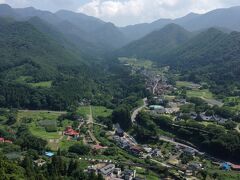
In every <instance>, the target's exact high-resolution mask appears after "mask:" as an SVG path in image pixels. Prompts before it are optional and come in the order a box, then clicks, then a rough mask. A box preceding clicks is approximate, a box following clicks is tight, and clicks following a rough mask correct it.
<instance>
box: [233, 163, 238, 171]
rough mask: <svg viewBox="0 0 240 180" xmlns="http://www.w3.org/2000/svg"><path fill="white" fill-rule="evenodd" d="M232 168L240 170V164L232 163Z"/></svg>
mask: <svg viewBox="0 0 240 180" xmlns="http://www.w3.org/2000/svg"><path fill="white" fill-rule="evenodd" d="M231 168H232V170H234V171H240V165H235V164H231Z"/></svg>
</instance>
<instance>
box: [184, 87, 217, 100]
mask: <svg viewBox="0 0 240 180" xmlns="http://www.w3.org/2000/svg"><path fill="white" fill-rule="evenodd" d="M187 96H188V97H198V98H202V99H213V94H212V93H211V92H210V91H209V90H208V89H203V90H200V89H196V90H188V91H187Z"/></svg>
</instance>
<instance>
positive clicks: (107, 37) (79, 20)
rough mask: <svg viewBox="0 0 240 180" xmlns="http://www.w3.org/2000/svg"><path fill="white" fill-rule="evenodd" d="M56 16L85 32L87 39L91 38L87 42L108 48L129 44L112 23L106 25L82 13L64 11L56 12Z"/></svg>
mask: <svg viewBox="0 0 240 180" xmlns="http://www.w3.org/2000/svg"><path fill="white" fill-rule="evenodd" d="M56 15H57V16H58V17H60V18H61V19H64V20H66V21H68V22H70V23H72V24H74V25H75V26H76V27H78V28H79V29H82V30H83V31H85V32H87V33H88V34H89V38H91V39H89V41H90V42H92V43H100V44H101V45H103V46H107V47H108V48H109V47H113V48H119V47H121V46H123V45H125V44H127V42H129V41H128V40H127V38H126V37H125V36H124V35H123V33H122V32H121V31H120V30H119V29H118V28H117V27H116V26H115V25H114V24H112V23H106V22H104V21H102V20H99V19H97V18H95V17H91V16H87V15H85V14H82V13H74V12H71V11H65V10H62V11H58V12H57V13H56ZM85 37H86V36H85Z"/></svg>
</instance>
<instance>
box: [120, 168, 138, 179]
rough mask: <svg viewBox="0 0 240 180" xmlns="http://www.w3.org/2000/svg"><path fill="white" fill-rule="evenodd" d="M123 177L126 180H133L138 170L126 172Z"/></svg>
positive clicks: (127, 170)
mask: <svg viewBox="0 0 240 180" xmlns="http://www.w3.org/2000/svg"><path fill="white" fill-rule="evenodd" d="M123 177H124V180H132V179H133V178H135V177H136V170H129V169H126V170H124V172H123Z"/></svg>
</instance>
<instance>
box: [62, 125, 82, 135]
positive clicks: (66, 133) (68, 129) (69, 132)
mask: <svg viewBox="0 0 240 180" xmlns="http://www.w3.org/2000/svg"><path fill="white" fill-rule="evenodd" d="M64 134H65V135H68V136H79V132H77V131H75V130H74V129H73V128H72V127H71V126H68V127H67V128H66V130H65V131H64Z"/></svg>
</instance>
